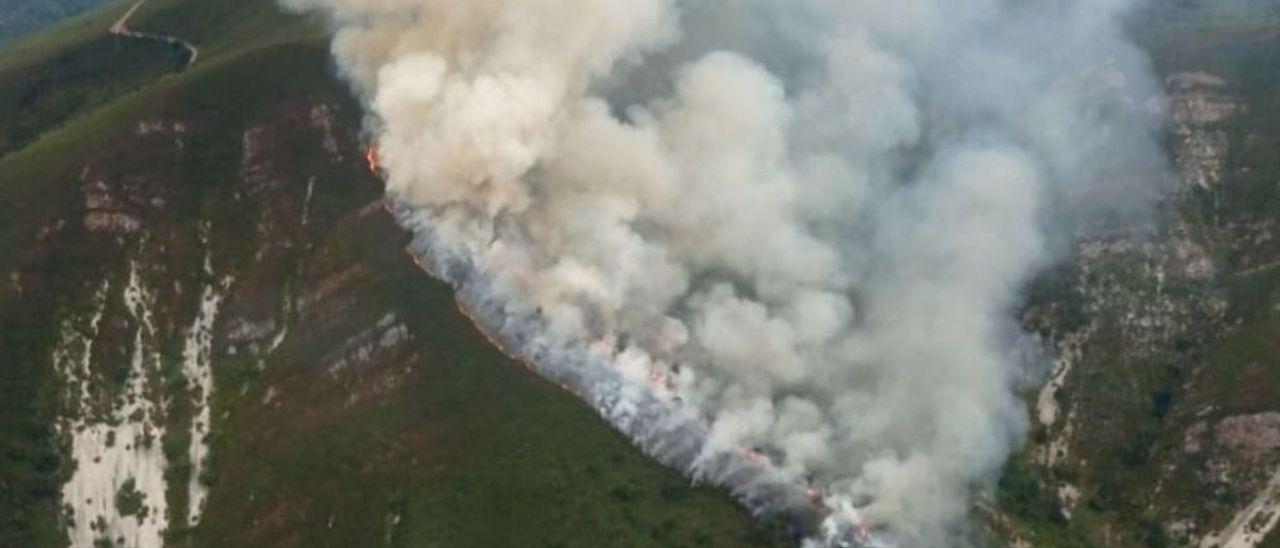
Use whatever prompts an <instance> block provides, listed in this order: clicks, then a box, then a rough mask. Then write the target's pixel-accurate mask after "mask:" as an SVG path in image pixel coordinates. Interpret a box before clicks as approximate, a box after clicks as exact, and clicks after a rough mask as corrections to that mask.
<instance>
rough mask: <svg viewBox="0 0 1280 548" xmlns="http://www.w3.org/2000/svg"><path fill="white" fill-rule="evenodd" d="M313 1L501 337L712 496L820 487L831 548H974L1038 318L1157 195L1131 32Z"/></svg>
mask: <svg viewBox="0 0 1280 548" xmlns="http://www.w3.org/2000/svg"><path fill="white" fill-rule="evenodd" d="M285 3H286V4H287V5H289V6H290V7H292V8H295V9H299V10H315V11H319V12H322V13H324V14H325V15H326V16H327V17H328V19H329V20H330V21H331V23H332V28H333V31H334V42H333V51H334V55H335V57H336V59H337V62H338V65H339V67H340V69H341V71H342V73H343V74H344V75H345V76H347V77H348V78H350V80H351V82H352V85H353V87H354V88H355V90H356V91H357V93H358V94H359V96H360V97H362V98H363V99H364V101H365V104H366V105H367V108H368V125H369V128H370V131H371V134H372V138H373V140H374V142H375V143H376V146H377V149H378V152H379V157H380V161H381V165H382V166H383V168H384V169H385V174H386V177H387V185H388V193H389V195H390V196H391V198H392V199H393V200H394V201H395V202H396V203H397V204H398V206H397V207H398V210H399V212H400V215H399V216H400V218H401V220H402V221H403V222H404V224H406V226H409V227H411V228H413V229H414V230H415V231H416V232H417V233H418V240H417V244H416V245H417V246H418V248H419V250H420V252H421V253H422V254H423V255H424V256H425V257H427V259H428V260H429V261H430V262H432V263H433V267H434V269H435V270H436V271H438V272H440V273H442V275H443V276H444V277H445V278H447V279H449V280H450V281H452V282H454V283H455V285H457V286H458V287H459V294H460V298H462V299H463V300H464V301H465V302H466V303H468V305H469V306H470V307H472V308H473V309H474V310H475V311H477V312H476V316H477V318H478V319H479V320H480V321H481V322H483V323H484V324H485V325H486V327H487V328H488V329H489V330H491V331H492V332H494V333H496V334H497V335H498V336H499V337H501V338H502V339H503V340H504V342H505V344H506V345H507V346H509V347H511V348H513V349H515V351H516V352H518V353H520V354H521V355H522V356H523V357H525V358H526V359H527V360H529V361H530V363H532V364H533V366H534V367H535V368H537V369H538V370H539V371H541V372H542V373H544V374H546V375H548V376H549V377H552V378H554V379H556V380H558V381H561V382H563V383H566V384H567V385H570V386H572V388H573V389H574V390H575V391H576V392H578V393H579V394H580V395H581V396H582V397H584V398H585V399H587V400H588V401H589V402H591V403H592V404H594V405H595V406H596V407H597V409H599V410H600V412H601V413H602V414H603V415H605V416H606V418H608V419H609V420H610V421H611V422H612V423H613V424H614V425H615V426H616V427H618V428H620V429H622V430H623V431H625V432H627V433H628V434H630V435H632V437H633V439H635V440H636V441H637V443H638V444H639V445H641V446H642V447H644V448H645V450H646V451H648V452H649V453H650V454H652V455H654V456H655V457H657V458H659V459H661V460H663V461H664V462H666V463H668V464H670V465H672V466H676V467H679V468H681V469H683V470H685V471H686V472H687V473H689V474H690V475H691V476H692V477H694V478H696V479H700V480H706V481H713V482H717V483H721V484H725V485H727V486H728V487H730V488H731V489H733V490H734V491H735V493H737V494H738V495H739V496H740V497H741V498H742V499H743V500H744V501H746V502H747V503H748V504H749V505H752V506H753V507H755V508H757V509H776V508H777V507H780V506H788V505H803V504H806V502H805V500H806V499H807V496H806V494H805V493H804V491H805V490H806V486H808V487H807V488H808V489H812V490H813V491H814V492H815V494H814V497H815V498H817V499H819V500H820V501H821V504H820V506H821V507H822V508H824V510H823V512H824V513H826V514H827V518H826V520H825V523H824V524H823V525H821V526H818V527H815V528H814V531H813V534H814V535H815V536H814V540H813V542H815V543H821V542H824V541H823V540H822V537H823V535H824V534H825V535H827V536H828V537H830V538H834V537H836V536H841V535H848V533H849V531H850V530H852V529H856V528H858V527H865V528H868V529H870V530H874V531H876V537H878V538H885V539H895V541H896V542H898V543H899V544H901V545H902V546H950V545H954V544H955V543H956V541H955V540H954V538H955V537H954V535H955V534H956V531H957V530H958V529H959V528H961V527H963V524H964V523H965V520H966V517H967V516H968V515H969V514H970V512H971V508H972V501H973V500H974V497H975V496H979V495H980V494H981V493H982V491H983V490H984V489H986V488H987V487H988V486H989V485H990V482H991V481H992V480H993V479H994V478H995V476H996V474H997V472H998V470H999V468H1000V466H1001V464H1002V463H1003V462H1004V460H1005V459H1006V457H1007V455H1008V454H1009V452H1010V451H1011V450H1012V449H1013V448H1014V447H1016V446H1017V444H1018V443H1020V440H1021V439H1022V436H1023V432H1024V430H1025V424H1024V420H1025V419H1024V416H1025V412H1024V410H1023V409H1022V407H1021V403H1020V400H1019V398H1018V396H1017V390H1018V388H1019V384H1020V383H1022V382H1025V379H1026V378H1027V377H1028V370H1029V368H1030V369H1034V368H1036V367H1038V364H1037V363H1036V362H1037V360H1026V359H1023V358H1021V357H1020V356H1026V355H1029V353H1026V352H1022V351H1021V350H1022V349H1025V348H1026V347H1027V346H1028V345H1029V344H1030V345H1033V344H1034V343H1033V342H1029V341H1027V340H1026V338H1025V336H1024V335H1023V334H1022V333H1021V331H1020V329H1019V327H1018V325H1017V322H1016V318H1015V315H1014V312H1015V311H1016V309H1017V307H1018V305H1019V297H1020V292H1021V290H1022V288H1023V286H1024V285H1025V284H1026V283H1027V281H1028V280H1029V278H1030V277H1031V276H1033V275H1034V274H1035V273H1036V272H1037V271H1038V270H1039V269H1041V268H1043V267H1045V266H1046V265H1048V264H1050V263H1051V261H1052V260H1053V256H1054V253H1053V249H1054V246H1052V245H1050V242H1052V241H1056V240H1058V239H1060V238H1058V236H1060V234H1061V233H1062V231H1063V230H1065V229H1064V227H1066V226H1070V224H1071V223H1069V222H1060V221H1064V220H1065V221H1071V220H1076V219H1079V218H1082V216H1083V214H1084V213H1085V212H1088V213H1090V214H1092V213H1095V212H1096V211H1097V210H1098V209H1099V208H1100V207H1101V208H1103V209H1109V210H1112V211H1114V212H1121V211H1130V210H1140V209H1141V207H1140V206H1141V202H1142V198H1141V197H1142V196H1144V195H1147V194H1149V193H1147V192H1145V191H1144V190H1145V189H1148V188H1149V187H1150V185H1151V184H1152V183H1153V182H1154V181H1158V180H1160V178H1161V177H1160V172H1161V169H1162V167H1163V161H1162V159H1161V157H1160V154H1159V147H1158V145H1157V142H1156V139H1155V137H1156V134H1157V132H1158V129H1159V123H1160V119H1159V116H1158V110H1159V109H1158V108H1153V107H1152V105H1155V104H1158V99H1159V92H1158V88H1157V86H1156V85H1155V84H1154V82H1153V80H1152V77H1151V75H1150V70H1149V68H1148V66H1147V62H1146V59H1145V58H1144V56H1143V55H1142V53H1141V52H1140V51H1139V50H1138V49H1136V48H1135V47H1134V46H1133V45H1131V44H1130V43H1129V42H1128V41H1127V40H1126V39H1125V37H1124V33H1123V30H1122V27H1121V25H1120V20H1121V18H1122V17H1123V16H1124V14H1125V13H1127V11H1128V10H1130V9H1131V8H1132V6H1131V5H1130V4H1131V3H1132V2H1130V1H1128V0H1074V1H1067V2H1061V1H1048V0H1021V1H1014V0H969V1H962V2H956V1H949V0H908V1H896V2H887V1H884V0H799V1H795V0H790V1H786V2H783V1H780V0H733V1H731V0H684V1H680V0H470V1H466V2H459V1H454V0H285ZM1050 219H1052V220H1050ZM1030 355H1034V353H1030ZM788 486H790V487H788ZM854 536H857V535H856V533H855V534H854Z"/></svg>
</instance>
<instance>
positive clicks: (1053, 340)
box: [996, 7, 1280, 548]
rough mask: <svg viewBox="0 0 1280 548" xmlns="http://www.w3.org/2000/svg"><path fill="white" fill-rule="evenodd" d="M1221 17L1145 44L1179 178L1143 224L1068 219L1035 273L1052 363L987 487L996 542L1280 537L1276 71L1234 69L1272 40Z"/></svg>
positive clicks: (1204, 542) (1163, 542)
mask: <svg viewBox="0 0 1280 548" xmlns="http://www.w3.org/2000/svg"><path fill="white" fill-rule="evenodd" d="M1160 9H1167V10H1175V8H1172V7H1165V8H1155V10H1156V13H1157V14H1159V13H1161V12H1159V11H1158V10H1160ZM1178 9H1181V8H1178ZM1188 9H1189V8H1188ZM1225 27H1226V28H1228V29H1234V30H1226V31H1222V32H1223V35H1221V36H1219V35H1215V34H1213V33H1210V32H1209V31H1204V32H1206V33H1208V34H1205V35H1202V38H1203V37H1204V36H1208V38H1205V39H1204V41H1203V42H1196V41H1193V40H1191V39H1190V38H1188V37H1187V36H1186V35H1185V34H1178V33H1179V32H1187V31H1186V30H1178V31H1172V32H1171V33H1170V36H1172V38H1169V37H1166V38H1165V39H1164V41H1162V42H1156V43H1154V44H1153V46H1152V51H1153V54H1154V56H1155V58H1156V62H1157V64H1158V65H1159V66H1160V68H1161V70H1162V71H1163V72H1164V73H1165V75H1166V77H1165V84H1166V92H1167V94H1168V99H1169V101H1168V109H1169V114H1170V119H1171V120H1170V121H1171V127H1170V141H1169V145H1170V152H1171V157H1172V160H1173V168H1174V170H1175V173H1176V174H1177V176H1178V178H1179V180H1178V182H1177V184H1176V185H1172V186H1171V187H1170V188H1169V189H1168V190H1167V191H1166V192H1165V194H1164V196H1163V197H1162V198H1161V201H1160V203H1159V204H1158V206H1157V208H1156V214H1155V218H1154V222H1149V223H1146V224H1145V225H1143V226H1116V225H1105V226H1107V228H1106V229H1105V230H1099V229H1096V228H1092V229H1086V230H1083V231H1082V232H1081V233H1080V234H1079V237H1078V238H1077V240H1076V242H1075V246H1074V250H1073V254H1072V257H1071V259H1070V260H1069V261H1067V262H1066V263H1065V264H1063V265H1062V266H1060V267H1059V268H1058V269H1057V270H1056V271H1054V272H1052V273H1050V274H1049V275H1047V276H1045V277H1043V279H1041V280H1039V281H1038V282H1037V283H1036V285H1035V286H1034V287H1033V288H1032V298H1031V301H1030V303H1029V305H1028V307H1027V309H1026V310H1025V313H1024V320H1025V324H1026V325H1027V326H1028V327H1029V328H1030V329H1033V330H1035V331H1037V332H1039V333H1041V334H1042V335H1043V336H1044V338H1045V341H1046V342H1048V344H1049V346H1050V347H1051V348H1052V354H1053V356H1054V361H1053V367H1052V370H1051V371H1050V372H1049V375H1048V382H1047V384H1046V385H1045V386H1044V388H1043V389H1041V390H1040V391H1039V392H1038V393H1037V394H1035V395H1034V397H1033V398H1032V400H1033V401H1032V403H1033V405H1034V410H1033V414H1032V423H1033V425H1034V426H1033V439H1032V442H1031V444H1030V446H1029V448H1028V452H1027V454H1026V455H1024V456H1022V457H1020V458H1019V459H1015V460H1016V462H1015V463H1014V464H1013V465H1011V467H1010V470H1009V473H1010V474H1011V475H1012V476H1013V478H1012V479H1010V478H1006V479H1007V480H1008V481H1006V482H1004V483H1005V485H1006V488H1005V490H1004V491H1003V492H1002V493H1001V497H1003V498H1002V500H1003V502H1004V504H1002V505H1001V507H1002V509H1003V510H1004V512H1005V513H1004V514H1002V515H1001V516H1002V519H1007V518H1009V516H1010V515H1012V516H1013V519H1012V521H1013V522H1015V523H1014V525H1012V526H1011V525H1010V524H1009V522H1007V521H999V520H997V527H996V528H997V529H999V530H1001V531H1003V532H1005V533H1006V534H1005V537H1006V538H1008V539H1010V541H1011V542H1024V543H1030V544H1031V545H1037V546H1038V545H1048V546H1058V545H1070V546H1076V545H1080V546H1174V545H1182V546H1200V547H1202V548H1211V547H1222V548H1225V547H1231V548H1252V547H1258V546H1273V545H1277V544H1276V543H1280V531H1277V530H1276V523H1277V521H1280V511H1277V510H1278V507H1277V505H1280V502H1277V501H1278V500H1280V492H1278V490H1277V481H1280V445H1277V439H1276V437H1277V435H1280V434H1277V432H1276V428H1277V420H1278V419H1280V414H1277V412H1280V344H1277V343H1278V341H1280V335H1278V334H1280V268H1277V267H1278V266H1280V262H1277V261H1278V260H1280V248H1277V246H1276V244H1275V239H1274V236H1273V234H1274V231H1275V226H1276V222H1277V220H1278V217H1277V212H1278V211H1280V209H1278V208H1277V203H1278V200H1280V170H1277V165H1276V162H1275V159H1274V158H1275V148H1274V144H1275V143H1276V142H1277V141H1276V139H1277V138H1278V137H1280V125H1277V124H1275V123H1274V119H1275V116H1274V113H1275V112H1276V110H1275V109H1276V106H1277V105H1276V101H1275V99H1274V98H1275V97H1276V96H1277V94H1278V93H1280V81H1278V80H1277V79H1276V78H1274V77H1272V78H1269V79H1260V78H1257V77H1255V76H1253V74H1254V73H1253V72H1251V70H1252V69H1248V70H1243V69H1240V68H1239V67H1241V66H1246V65H1247V64H1248V63H1261V64H1262V65H1265V64H1266V63H1270V66H1275V57H1273V55H1274V52H1275V51H1277V50H1280V42H1277V39H1276V37H1275V35H1274V34H1257V35H1255V34H1250V33H1249V31H1246V30H1241V28H1242V27H1232V26H1231V25H1225ZM1180 28H1182V29H1185V28H1188V27H1180ZM1189 28H1196V27H1194V26H1193V27H1189ZM1189 44H1190V45H1189ZM1269 52H1271V53H1269ZM1268 59H1269V60H1268ZM1242 63H1243V64H1245V65H1242ZM1250 66H1251V65H1250ZM1264 113H1271V114H1270V121H1268V119H1267V115H1265V114H1264ZM1268 149H1270V150H1268ZM1022 482H1025V483H1022ZM1013 486H1019V487H1018V488H1016V489H1015V488H1014V487H1013ZM1023 488H1025V489H1023ZM1024 491H1030V492H1032V493H1034V494H1028V493H1026V492H1024ZM1015 493H1016V494H1017V495H1018V496H1017V497H1014V496H1013V494H1015ZM1019 520H1021V527H1019V525H1018V522H1019ZM1046 523H1051V524H1052V525H1045V524H1046ZM1046 531H1052V533H1046ZM1268 543H1270V544H1268Z"/></svg>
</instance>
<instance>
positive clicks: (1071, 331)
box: [0, 0, 1280, 548]
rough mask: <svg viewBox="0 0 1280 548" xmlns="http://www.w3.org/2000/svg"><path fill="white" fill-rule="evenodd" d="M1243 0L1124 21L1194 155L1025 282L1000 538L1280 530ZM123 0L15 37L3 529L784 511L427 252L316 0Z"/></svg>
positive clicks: (376, 537)
mask: <svg viewBox="0 0 1280 548" xmlns="http://www.w3.org/2000/svg"><path fill="white" fill-rule="evenodd" d="M1236 4H1239V5H1240V6H1243V8H1241V9H1236V8H1239V6H1236V7H1234V8H1233V9H1232V10H1227V9H1226V8H1227V7H1231V6H1235V4H1232V5H1231V6H1228V3H1220V4H1215V3H1212V2H1205V3H1203V5H1201V3H1197V2H1190V1H1179V2H1165V3H1159V4H1156V5H1154V7H1153V8H1151V10H1150V11H1149V12H1148V13H1145V14H1144V17H1142V18H1140V19H1141V20H1139V21H1135V22H1134V26H1135V27H1136V31H1137V32H1138V33H1139V35H1140V36H1141V37H1142V40H1143V44H1144V45H1145V46H1146V47H1147V48H1148V49H1149V50H1150V51H1151V53H1152V55H1153V58H1154V62H1155V64H1156V67H1157V70H1158V71H1159V73H1160V74H1161V75H1162V77H1163V78H1164V82H1165V84H1166V91H1167V92H1168V93H1169V94H1170V97H1171V102H1170V105H1169V106H1170V109H1171V112H1172V114H1173V115H1174V117H1173V120H1172V121H1171V127H1170V128H1169V138H1168V147H1169V151H1170V153H1171V155H1172V158H1173V160H1174V163H1175V164H1176V165H1175V168H1176V171H1177V172H1178V173H1179V177H1180V183H1179V184H1178V185H1176V189H1175V190H1174V191H1173V192H1171V193H1170V194H1169V195H1167V196H1165V197H1164V199H1163V200H1162V202H1161V204H1160V205H1159V208H1158V212H1157V214H1156V215H1154V216H1153V217H1154V218H1153V219H1152V220H1153V221H1155V222H1152V223H1149V224H1145V225H1143V226H1110V225H1108V226H1104V227H1102V228H1098V227H1093V228H1091V229H1090V230H1088V231H1085V232H1083V233H1082V234H1080V236H1079V239H1078V241H1077V242H1076V243H1075V244H1074V246H1073V249H1074V253H1073V254H1072V258H1071V260H1070V261H1068V262H1067V263H1065V264H1062V265H1059V266H1058V267H1057V268H1055V269H1054V270H1052V271H1051V272H1049V273H1047V274H1046V275H1044V276H1042V277H1041V278H1040V279H1039V280H1038V281H1037V282H1036V283H1035V284H1034V285H1033V286H1032V287H1031V288H1030V291H1029V298H1028V303H1027V305H1026V308H1025V309H1024V311H1023V315H1022V318H1023V323H1024V324H1025V325H1026V326H1027V327H1028V328H1029V329H1031V330H1033V331H1035V332H1038V333H1040V334H1041V335H1042V337H1043V340H1044V341H1045V342H1046V343H1047V344H1048V345H1049V346H1050V347H1051V349H1052V350H1053V351H1054V353H1055V355H1056V359H1055V360H1054V363H1053V369H1052V371H1051V372H1050V374H1049V382H1048V385H1047V386H1046V387H1045V388H1044V389H1043V390H1040V391H1036V392H1033V393H1029V394H1027V397H1026V399H1027V404H1028V407H1029V413H1030V414H1031V419H1030V420H1031V422H1032V424H1033V431H1032V436H1031V439H1030V440H1029V441H1028V445H1027V447H1026V448H1025V450H1024V451H1023V452H1022V453H1020V454H1019V455H1017V456H1015V457H1014V458H1013V459H1012V460H1011V461H1010V462H1009V464H1008V466H1007V467H1006V469H1005V475H1004V477H1003V479H1002V480H1001V481H1000V483H999V487H998V490H997V492H995V493H994V494H992V496H991V497H990V499H989V500H984V502H982V503H981V504H980V507H979V508H978V509H977V513H979V514H981V515H982V516H983V517H985V518H986V522H987V523H988V524H989V525H990V526H991V529H992V530H993V531H994V532H995V533H996V534H995V537H998V538H999V539H1001V540H1002V541H1003V542H1004V543H1006V544H1008V545H1013V546H1034V547H1066V546H1071V547H1130V546H1150V547H1163V546H1199V547H1201V548H1212V547H1221V548H1227V547H1231V548H1239V547H1261V548H1280V527H1274V524H1275V523H1276V521H1277V520H1280V246H1278V245H1277V242H1280V240H1277V237H1276V230H1277V222H1278V221H1280V218H1278V216H1280V164H1277V162H1278V161H1280V155H1278V154H1277V151H1278V150H1280V102H1278V101H1280V7H1277V6H1276V4H1275V2H1274V1H1273V0H1261V1H1260V0H1239V2H1236ZM130 6H131V4H130V3H114V4H111V5H108V6H105V7H103V8H102V9H101V10H99V11H95V12H90V13H86V14H83V15H81V16H78V17H75V18H72V19H69V20H67V21H66V22H64V23H63V24H61V25H58V26H55V27H53V28H50V29H48V30H47V31H45V32H43V33H41V34H38V35H34V36H29V37H24V38H21V39H19V40H16V41H14V42H11V43H9V44H7V45H4V46H0V82H4V85H3V86H0V547H14V548H19V547H21V548H27V547H45V546H65V545H68V544H70V545H74V546H94V545H97V546H160V545H167V546H211V547H212V546H218V547H222V546H307V547H310V546H414V547H419V546H443V547H450V548H455V547H472V546H474V547H482V548H483V547H494V546H529V547H544V546H545V547H575V546H580V547H584V548H593V547H599V546H619V547H627V546H637V547H642V546H652V547H675V546H687V547H694V546H722V547H734V548H737V547H750V546H783V545H791V544H794V539H793V538H792V536H793V534H794V531H791V530H790V527H789V525H790V524H788V523H785V522H783V521H781V520H779V521H770V522H767V523H759V522H757V521H756V520H753V519H752V518H751V516H749V515H748V513H747V512H746V511H745V510H744V509H742V508H740V507H739V506H737V505H736V504H734V502H733V501H732V500H731V499H730V498H729V497H728V495H726V494H725V493H723V492H721V491H719V490H716V489H713V488H709V487H703V486H690V485H689V482H688V481H687V480H686V479H684V478H682V477H681V476H680V475H679V474H677V473H675V472H672V471H670V470H667V469H664V468H662V467H660V466H658V465H657V464H655V463H653V462H651V461H650V460H649V459H648V458H646V457H645V456H644V455H643V454H641V453H640V452H639V451H638V450H636V449H635V448H634V447H633V446H632V445H631V444H630V443H628V441H627V440H626V439H625V438H624V437H623V436H621V435H620V434H617V433H616V432H614V431H613V430H611V429H610V428H609V427H608V426H606V425H605V423H604V422H602V421H601V420H599V419H598V418H597V417H596V416H595V415H594V414H593V412H592V411H591V410H590V409H589V408H588V407H587V406H585V405H583V404H582V403H581V402H579V401H578V400H577V399H576V398H575V397H573V396H572V395H570V394H568V393H567V392H565V391H563V390H561V389H560V387H558V386H555V385H553V384H551V383H548V382H546V381H544V380H542V379H541V378H539V377H537V376H535V375H533V374H532V373H530V372H528V371H527V370H526V369H525V368H523V367H521V365H520V364H519V363H517V362H516V361H514V360H512V359H510V358H509V357H507V356H505V355H503V353H502V352H501V351H499V350H498V349H497V348H495V347H494V346H493V345H492V344H490V341H489V340H487V339H486V338H485V336H484V335H483V334H481V333H480V332H479V331H477V330H476V329H475V328H474V326H473V325H472V324H471V322H470V320H469V319H468V318H467V317H466V316H465V315H464V314H463V313H462V312H461V311H459V310H458V308H457V306H456V303H455V300H454V297H453V295H452V293H451V289H450V288H449V287H447V286H445V285H444V284H442V283H440V282H438V281H436V280H434V279H433V278H431V277H430V276H429V275H427V274H426V273H424V272H422V271H421V270H420V269H419V268H418V267H417V266H416V265H415V262H414V259H413V257H411V256H409V254H408V253H406V251H405V249H406V245H407V244H408V239H409V237H408V235H407V234H406V233H404V232H403V231H402V230H401V229H400V228H399V227H398V226H397V225H396V223H395V222H394V221H393V220H392V218H391V217H390V215H389V214H388V213H387V212H386V210H385V208H384V204H383V203H382V201H381V196H382V186H381V185H382V184H381V181H380V180H379V179H378V177H377V176H376V175H375V174H374V173H373V172H371V170H370V169H369V166H368V165H367V160H366V156H365V150H364V146H365V145H364V143H363V137H362V134H361V128H360V117H361V114H360V108H359V105H358V104H356V103H355V102H354V101H353V99H352V98H351V96H350V94H349V93H348V90H347V88H346V86H345V84H343V83H342V82H339V81H338V80H337V79H336V78H335V76H334V75H333V71H332V67H331V62H330V60H329V51H328V48H329V46H328V43H327V37H326V35H325V32H324V29H322V28H320V27H319V25H318V24H317V23H316V22H315V21H311V20H308V19H305V18H302V17H298V16H295V15H290V14H285V13H282V12H280V11H279V10H278V9H277V8H276V7H275V6H274V4H272V3H271V2H270V1H269V0H217V1H208V0H206V1H201V0H147V2H146V3H144V4H143V5H142V6H141V7H140V8H139V10H138V11H137V12H136V13H135V14H134V16H133V17H132V18H130V19H129V21H128V25H129V28H131V29H134V30H135V31H137V32H139V33H145V34H148V35H152V36H162V37H175V38H178V39H180V40H185V41H189V42H190V43H191V44H193V45H194V46H195V47H197V48H198V49H199V57H198V60H197V61H196V62H195V63H194V64H191V65H190V66H188V60H189V56H188V53H187V52H186V51H185V50H184V49H183V48H181V47H177V46H175V44H174V43H170V42H166V41H165V40H158V39H149V38H138V37H131V36H120V35H113V34H111V33H110V32H109V29H110V28H111V26H112V24H113V23H114V22H115V21H117V20H118V19H119V18H120V17H121V16H122V15H124V14H125V12H126V11H127V10H128V9H129V8H130ZM3 7H4V4H3V2H0V8H3ZM1244 8H1247V9H1244ZM1242 10H1243V11H1242ZM1241 14H1247V15H1241ZM0 41H3V37H2V36H0ZM1153 227H1154V228H1153ZM993 542H994V541H993Z"/></svg>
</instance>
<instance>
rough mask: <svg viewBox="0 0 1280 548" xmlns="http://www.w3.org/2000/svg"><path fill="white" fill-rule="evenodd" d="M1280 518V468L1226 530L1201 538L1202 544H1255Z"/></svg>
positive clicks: (1247, 547) (1229, 547) (1211, 547)
mask: <svg viewBox="0 0 1280 548" xmlns="http://www.w3.org/2000/svg"><path fill="white" fill-rule="evenodd" d="M1278 522H1280V469H1277V470H1276V473H1275V474H1274V475H1272V476H1271V481H1270V482H1268V483H1267V486H1266V487H1264V488H1263V489H1262V492H1261V493H1259V494H1258V496H1257V497H1256V498H1254V499H1253V501H1252V502H1250V503H1249V505H1248V506H1246V507H1245V508H1244V510H1242V511H1241V512H1240V513H1239V514H1236V517H1235V518H1234V519H1232V520H1231V523H1229V524H1227V526H1226V528H1224V529H1223V530H1221V531H1219V532H1217V533H1213V534H1210V535H1209V536H1206V537H1205V538H1204V539H1203V540H1201V541H1200V548H1254V547H1255V546H1257V545H1258V544H1261V543H1262V540H1263V539H1265V538H1267V533H1270V532H1271V530H1272V529H1274V528H1275V526H1276V523H1278Z"/></svg>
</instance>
